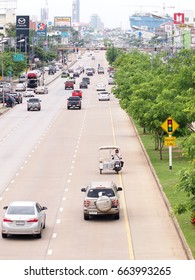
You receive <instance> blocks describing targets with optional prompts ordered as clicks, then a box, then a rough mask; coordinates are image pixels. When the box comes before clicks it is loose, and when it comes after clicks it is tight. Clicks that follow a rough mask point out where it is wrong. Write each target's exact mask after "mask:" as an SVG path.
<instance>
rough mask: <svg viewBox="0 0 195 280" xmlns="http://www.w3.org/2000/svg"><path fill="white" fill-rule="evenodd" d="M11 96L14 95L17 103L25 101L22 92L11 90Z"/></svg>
mask: <svg viewBox="0 0 195 280" xmlns="http://www.w3.org/2000/svg"><path fill="white" fill-rule="evenodd" d="M9 95H10V96H12V97H14V99H15V101H16V103H18V104H20V103H22V101H23V96H22V94H21V93H20V92H11V93H9Z"/></svg>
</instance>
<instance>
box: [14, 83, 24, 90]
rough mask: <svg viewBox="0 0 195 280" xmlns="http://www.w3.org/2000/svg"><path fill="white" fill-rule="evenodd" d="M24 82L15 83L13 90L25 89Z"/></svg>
mask: <svg viewBox="0 0 195 280" xmlns="http://www.w3.org/2000/svg"><path fill="white" fill-rule="evenodd" d="M25 90H26V84H25V83H18V84H16V87H15V91H25Z"/></svg>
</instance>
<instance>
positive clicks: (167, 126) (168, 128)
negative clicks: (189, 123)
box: [161, 117, 179, 134]
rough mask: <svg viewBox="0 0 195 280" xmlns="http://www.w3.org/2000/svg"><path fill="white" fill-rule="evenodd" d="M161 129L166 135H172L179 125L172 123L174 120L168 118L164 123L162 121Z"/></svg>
mask: <svg viewBox="0 0 195 280" xmlns="http://www.w3.org/2000/svg"><path fill="white" fill-rule="evenodd" d="M161 127H162V129H164V130H165V131H166V132H167V133H168V134H172V133H173V132H174V131H175V130H176V129H177V128H178V127H179V124H178V123H177V122H176V121H174V119H172V118H171V117H169V118H167V119H166V121H164V123H162V125H161Z"/></svg>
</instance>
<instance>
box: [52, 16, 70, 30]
mask: <svg viewBox="0 0 195 280" xmlns="http://www.w3.org/2000/svg"><path fill="white" fill-rule="evenodd" d="M54 26H55V27H56V28H67V27H71V17H54Z"/></svg>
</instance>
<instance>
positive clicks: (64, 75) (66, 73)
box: [61, 70, 69, 78]
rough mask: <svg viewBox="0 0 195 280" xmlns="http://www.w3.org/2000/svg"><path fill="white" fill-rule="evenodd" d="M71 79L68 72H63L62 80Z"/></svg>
mask: <svg viewBox="0 0 195 280" xmlns="http://www.w3.org/2000/svg"><path fill="white" fill-rule="evenodd" d="M68 77H69V73H68V71H67V70H64V71H62V73H61V78H68Z"/></svg>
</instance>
